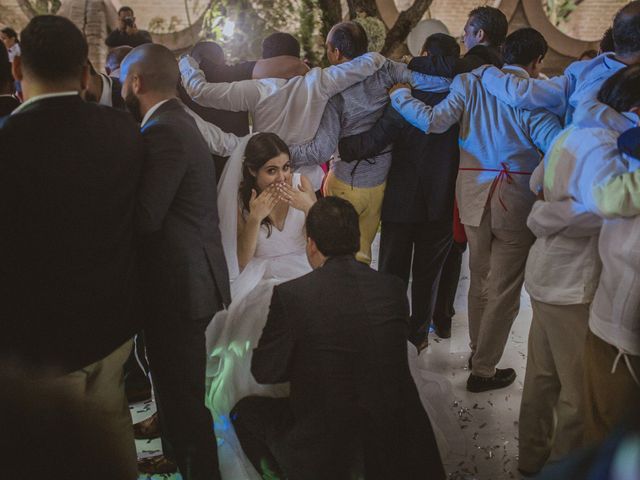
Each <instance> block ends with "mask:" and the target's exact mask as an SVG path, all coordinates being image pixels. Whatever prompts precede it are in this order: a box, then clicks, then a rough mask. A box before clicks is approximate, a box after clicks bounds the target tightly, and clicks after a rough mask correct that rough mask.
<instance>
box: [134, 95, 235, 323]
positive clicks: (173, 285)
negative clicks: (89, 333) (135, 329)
mask: <svg viewBox="0 0 640 480" xmlns="http://www.w3.org/2000/svg"><path fill="white" fill-rule="evenodd" d="M142 136H143V138H144V140H145V147H146V159H145V165H144V169H143V174H142V181H141V184H140V189H139V193H138V201H137V205H136V225H137V228H138V232H139V234H140V235H141V243H142V245H141V246H142V248H141V267H142V271H141V279H142V285H143V292H144V295H143V297H144V306H145V310H146V314H147V315H152V316H151V317H148V318H150V319H151V320H153V321H162V319H169V320H174V319H176V318H180V319H187V320H198V319H203V318H206V317H208V316H213V314H214V313H215V312H216V311H217V310H219V309H220V306H221V303H222V304H225V305H228V304H229V303H230V301H231V295H230V292H229V275H228V272H227V265H226V262H225V258H224V253H223V250H222V242H221V239H220V230H219V228H218V207H217V202H216V197H217V191H216V176H215V167H214V164H213V161H212V160H211V154H210V153H209V150H208V148H207V145H206V143H205V142H204V140H203V139H202V136H201V135H200V132H199V131H198V128H197V127H196V124H195V122H194V121H193V119H192V118H191V117H190V116H189V115H188V114H187V113H186V112H185V111H184V108H183V105H182V103H181V102H180V101H179V100H177V99H172V100H170V101H168V102H166V103H165V104H163V105H162V106H161V107H160V108H158V110H157V111H156V112H154V113H153V115H152V116H151V117H150V119H149V120H148V122H147V123H146V124H145V125H144V127H143V128H142Z"/></svg>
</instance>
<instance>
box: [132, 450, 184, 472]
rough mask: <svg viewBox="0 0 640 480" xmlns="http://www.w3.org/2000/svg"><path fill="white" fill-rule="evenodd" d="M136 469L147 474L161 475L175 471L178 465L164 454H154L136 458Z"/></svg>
mask: <svg viewBox="0 0 640 480" xmlns="http://www.w3.org/2000/svg"><path fill="white" fill-rule="evenodd" d="M138 471H139V472H140V473H146V474H147V475H156V474H157V475H162V474H165V473H176V472H177V471H178V466H177V465H176V464H175V463H174V462H172V461H171V460H169V459H168V458H167V457H165V456H164V455H156V456H155V457H149V458H143V459H140V460H138Z"/></svg>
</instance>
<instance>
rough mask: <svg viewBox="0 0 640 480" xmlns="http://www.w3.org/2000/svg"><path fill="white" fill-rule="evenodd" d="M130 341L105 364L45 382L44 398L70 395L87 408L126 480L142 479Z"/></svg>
mask: <svg viewBox="0 0 640 480" xmlns="http://www.w3.org/2000/svg"><path fill="white" fill-rule="evenodd" d="M132 345H133V342H132V341H131V340H128V341H127V342H125V343H124V344H123V345H122V346H120V347H118V348H117V349H116V350H114V351H113V352H111V353H110V354H109V355H107V356H106V357H104V358H103V359H102V360H98V361H97V362H95V363H93V364H91V365H88V366H87V367H84V368H82V369H80V370H77V371H75V372H72V373H69V374H67V375H63V376H61V377H54V378H47V379H46V380H42V381H41V382H39V383H40V385H39V386H38V390H39V391H41V392H42V394H43V395H69V396H71V397H72V398H74V399H77V400H78V401H79V403H80V404H81V405H83V406H84V408H85V411H84V412H82V413H84V414H86V415H87V416H88V417H89V418H91V419H96V422H100V427H102V428H101V430H100V432H101V438H100V445H103V446H105V447H106V446H109V447H110V451H109V452H108V454H109V455H110V457H111V458H113V459H114V461H117V462H118V464H119V467H120V466H121V468H119V469H118V470H119V471H120V472H121V473H120V475H121V479H122V480H130V479H131V480H133V479H137V478H138V466H137V454H136V445H135V440H134V438H133V426H132V424H131V414H130V413H129V404H128V402H127V397H126V395H125V392H124V373H123V367H124V364H125V362H126V361H127V358H128V357H129V354H130V353H131V348H132ZM60 460H61V461H63V460H64V459H60Z"/></svg>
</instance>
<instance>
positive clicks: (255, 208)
mask: <svg viewBox="0 0 640 480" xmlns="http://www.w3.org/2000/svg"><path fill="white" fill-rule="evenodd" d="M279 201H280V196H279V195H278V188H277V186H276V185H275V184H271V185H269V186H268V187H267V188H266V189H265V190H263V191H262V192H260V195H258V194H257V193H256V191H255V189H253V190H251V199H250V200H249V217H251V218H252V219H253V220H255V221H257V222H258V223H260V222H262V221H263V220H264V219H265V218H267V217H268V216H269V215H270V214H271V212H272V211H273V209H274V208H275V206H276V205H277V204H278V202H279Z"/></svg>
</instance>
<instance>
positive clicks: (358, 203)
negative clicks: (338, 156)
mask: <svg viewBox="0 0 640 480" xmlns="http://www.w3.org/2000/svg"><path fill="white" fill-rule="evenodd" d="M386 185H387V184H386V182H385V183H383V184H381V185H377V186H375V187H371V188H357V187H352V186H351V185H349V184H348V183H344V182H342V181H340V180H338V179H337V178H336V176H335V175H334V174H333V172H329V173H328V174H327V179H326V180H325V183H324V192H323V193H324V194H325V195H326V196H329V195H332V196H335V197H340V198H344V199H345V200H347V201H349V202H351V204H352V205H353V206H354V208H355V209H356V212H358V220H359V222H358V223H359V225H360V251H358V253H357V254H356V259H357V260H358V261H360V262H363V263H366V264H370V263H371V244H372V243H373V239H374V238H375V237H376V233H378V226H379V225H380V215H381V213H382V200H383V199H384V189H385V187H386Z"/></svg>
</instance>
